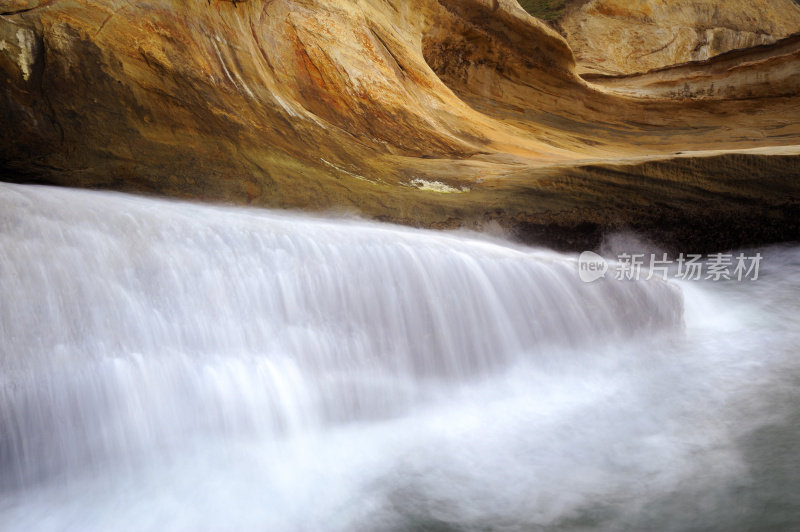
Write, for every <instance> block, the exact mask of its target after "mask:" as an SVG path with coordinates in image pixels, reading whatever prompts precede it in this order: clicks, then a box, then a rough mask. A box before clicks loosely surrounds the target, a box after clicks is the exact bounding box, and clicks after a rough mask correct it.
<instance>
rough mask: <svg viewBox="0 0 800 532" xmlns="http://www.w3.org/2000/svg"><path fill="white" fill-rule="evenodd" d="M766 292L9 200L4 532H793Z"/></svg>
mask: <svg viewBox="0 0 800 532" xmlns="http://www.w3.org/2000/svg"><path fill="white" fill-rule="evenodd" d="M763 270H764V271H763V272H762V278H761V279H760V280H759V281H758V282H751V283H749V284H745V283H695V284H690V283H684V284H683V285H681V286H679V285H678V283H675V282H669V283H668V282H662V281H649V282H644V281H641V282H617V281H613V280H608V281H603V282H598V283H594V284H584V283H582V282H581V281H580V279H579V278H578V275H577V266H576V261H575V257H571V256H566V255H560V254H557V253H554V252H547V251H542V250H534V249H529V248H523V247H519V246H515V245H512V244H509V243H505V242H502V241H493V240H489V239H485V238H482V237H479V236H477V235H464V234H443V233H433V232H424V231H415V230H410V229H404V228H397V227H392V226H385V225H378V224H372V223H366V222H363V221H354V220H331V219H313V218H309V217H307V216H301V215H299V214H287V213H273V212H264V211H256V210H246V209H233V208H222V207H209V206H200V205H193V204H184V203H178V202H168V201H163V200H153V199H144V198H137V197H129V196H124V195H118V194H109V193H98V192H86V191H72V190H63V189H52V188H42V187H25V186H15V185H5V184H2V185H0V298H2V300H0V369H2V374H1V375H0V475H1V476H0V529H2V530H26V531H27V530H67V529H74V530H98V531H100V530H103V531H107V530H229V529H230V530H234V529H235V530H242V529H245V530H276V531H295V530H296V531H305V530H326V531H327V530H342V531H350V530H364V531H380V530H540V529H541V530H586V529H593V530H620V529H631V530H641V529H653V530H665V531H666V530H688V529H693V530H694V529H703V530H706V529H707V530H713V529H718V530H733V529H736V528H737V527H740V526H741V525H742V524H743V523H744V524H745V525H748V526H750V528H751V529H752V528H753V527H761V526H764V527H766V528H763V529H772V530H778V529H781V528H780V527H781V526H784V525H785V526H787V527H788V528H785V529H786V530H791V529H794V527H795V526H796V525H797V524H798V523H800V504H798V503H800V501H799V500H798V495H797V494H800V465H798V458H797V457H796V456H795V452H794V451H793V450H794V449H796V446H797V445H798V444H800V436H798V429H797V428H796V427H797V426H798V421H800V406H796V405H800V403H798V399H800V392H798V386H797V385H798V384H800V361H798V360H795V358H796V354H797V353H796V351H797V346H798V345H800V327H798V324H800V320H798V318H797V317H796V316H797V311H798V310H800V302H799V301H798V300H797V299H798V298H797V295H798V294H800V280H799V279H797V274H798V273H800V251H798V250H797V249H791V248H785V249H772V250H770V253H768V254H767V257H766V258H765V264H764V268H763ZM684 300H685V301H684ZM684 305H685V307H686V309H685V312H684ZM684 322H685V323H684ZM731 527H733V528H731ZM743 529H746V528H743ZM759 529H761V528H759Z"/></svg>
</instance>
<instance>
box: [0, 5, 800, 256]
mask: <svg viewBox="0 0 800 532" xmlns="http://www.w3.org/2000/svg"><path fill="white" fill-rule="evenodd" d="M755 53H757V54H760V55H758V59H757V60H756V59H754V60H752V61H750V60H748V58H747V57H742V58H741V59H740V60H738V61H737V65H738V66H737V73H736V74H735V76H734V75H733V74H731V76H733V77H728V74H726V73H724V72H723V73H716V74H714V76H716V78H715V79H717V81H716V82H717V83H728V84H729V85H731V86H733V87H734V89H735V91H736V92H735V94H734V95H733V96H730V95H727V94H725V93H724V92H723V93H721V94H715V96H714V97H713V98H704V97H702V98H701V97H700V96H699V95H698V94H691V93H689V94H684V95H680V96H674V97H673V96H672V95H671V94H667V93H669V91H666V92H665V91H662V92H661V93H658V94H655V93H653V94H644V93H645V92H648V91H649V89H648V90H645V89H641V88H640V86H641V83H639V82H638V81H637V82H631V83H632V84H631V87H632V88H631V87H628V88H626V87H624V86H620V85H619V83H621V82H618V83H617V84H616V85H615V83H614V82H611V81H610V80H605V81H602V82H600V81H598V82H597V83H595V82H591V83H589V82H586V81H584V80H583V79H581V78H580V77H579V76H578V75H577V72H576V64H575V60H574V57H573V53H572V50H571V49H570V47H569V45H568V44H567V42H566V41H565V40H564V39H563V38H562V37H561V36H560V35H559V34H558V33H557V32H555V31H554V30H552V29H551V28H549V27H548V26H546V25H545V24H544V23H542V22H540V21H538V20H536V19H535V18H533V17H531V16H529V15H528V14H526V13H525V12H524V11H523V10H522V9H521V8H520V7H519V5H518V4H517V3H516V2H515V1H514V0H348V1H343V0H326V1H324V2H323V1H320V0H247V1H243V0H242V1H239V2H230V1H217V0H210V1H199V0H198V1H189V0H152V1H150V2H147V3H136V2H128V1H125V0H108V1H102V2H101V1H94V0H44V1H33V0H30V1H28V0H11V1H9V0H0V122H1V123H2V124H3V128H2V130H0V172H2V174H3V178H4V179H7V180H17V181H28V182H41V183H54V184H62V185H69V186H84V187H104V188H114V189H120V190H127V191H137V192H147V193H158V194H168V195H173V196H179V197H191V198H199V199H209V200H216V201H219V200H222V201H230V202H236V203H247V204H253V205H262V206H274V207H293V208H304V209H317V210H323V209H337V210H340V209H345V210H351V211H357V212H359V213H362V214H364V215H366V216H371V217H375V218H380V219H387V220H393V221H397V222H402V223H410V224H417V225H425V226H432V227H453V226H458V225H468V226H470V225H480V224H482V223H484V222H485V221H487V220H498V221H499V222H501V223H502V224H504V225H506V226H508V227H511V228H513V229H515V230H517V231H518V232H519V233H520V234H521V235H522V236H529V237H532V238H534V239H541V238H545V239H551V240H552V239H555V240H556V243H558V244H561V245H566V246H572V247H580V246H584V245H589V244H591V243H593V242H594V241H595V240H596V238H598V236H599V235H600V234H601V233H602V232H603V231H605V230H608V229H614V228H621V227H630V228H633V229H635V230H640V231H643V232H646V233H649V234H651V235H653V236H654V237H655V238H657V239H659V240H662V241H664V242H667V243H681V242H686V241H687V240H690V239H699V240H698V241H697V242H698V244H697V246H698V247H700V246H705V247H708V248H711V247H720V246H726V245H738V244H742V243H746V242H748V241H769V240H780V239H787V238H796V236H797V234H798V233H797V231H798V227H799V226H800V217H798V205H799V204H800V203H798V202H799V201H800V200H798V198H800V184H798V180H797V178H796V177H797V175H796V174H797V161H798V160H799V159H798V154H800V148H797V145H798V144H800V142H798V138H799V137H800V121H799V120H797V118H798V109H800V107H799V106H800V97H798V94H797V93H798V91H797V78H796V76H793V75H784V76H778V77H776V79H775V82H774V83H773V82H770V83H767V84H765V83H763V79H764V76H769V75H771V72H772V69H773V66H774V64H775V63H774V61H773V59H768V60H765V56H764V54H765V53H766V54H767V56H769V58H771V57H772V55H770V53H771V52H769V51H766V52H765V51H764V50H761V51H758V52H755ZM776 53H777V54H778V55H781V56H782V59H781V60H780V61H781V62H782V63H781V64H782V65H783V66H782V67H781V68H782V69H783V71H784V72H797V71H798V70H800V69H798V68H797V63H798V58H799V57H800V56H799V55H798V52H797V50H795V49H792V50H788V51H787V50H786V49H781V50H780V51H778V52H776ZM792 69H794V70H792ZM723 78H724V79H723ZM720 80H722V81H720ZM636 83H639V85H636ZM670 83H672V84H673V85H674V84H675V81H674V80H671V81H670ZM679 152H680V153H679Z"/></svg>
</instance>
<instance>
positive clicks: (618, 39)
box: [558, 0, 800, 74]
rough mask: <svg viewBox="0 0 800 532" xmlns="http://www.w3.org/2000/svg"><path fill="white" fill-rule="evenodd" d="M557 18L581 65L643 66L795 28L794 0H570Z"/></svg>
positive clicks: (607, 69)
mask: <svg viewBox="0 0 800 532" xmlns="http://www.w3.org/2000/svg"><path fill="white" fill-rule="evenodd" d="M558 13H559V15H560V16H559V17H558V24H559V26H560V28H561V29H562V31H563V32H564V35H566V37H567V40H568V41H569V43H570V45H571V46H572V47H573V49H574V50H575V53H576V56H577V59H578V64H579V70H580V71H581V72H595V73H606V74H631V73H634V72H645V71H648V70H651V69H655V68H661V67H665V66H669V65H675V64H679V63H686V62H689V61H702V60H705V59H710V58H711V57H714V56H716V55H719V54H721V53H725V52H729V51H731V50H737V49H741V48H751V47H753V46H758V45H764V44H772V43H774V42H775V41H777V40H780V39H783V38H786V37H788V36H790V35H791V34H793V33H797V32H800V5H798V3H797V2H795V0H756V1H741V0H725V1H721V0H688V1H680V2H676V1H674V0H569V1H568V2H566V4H565V6H564V8H563V11H559V12H558Z"/></svg>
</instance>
